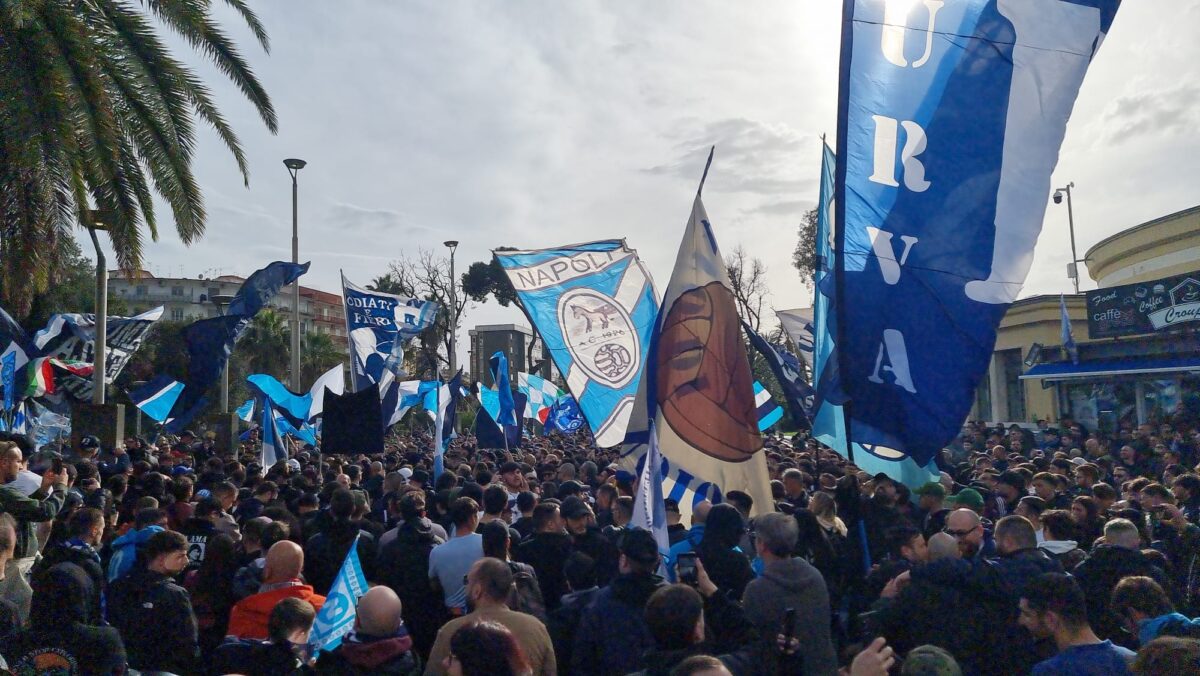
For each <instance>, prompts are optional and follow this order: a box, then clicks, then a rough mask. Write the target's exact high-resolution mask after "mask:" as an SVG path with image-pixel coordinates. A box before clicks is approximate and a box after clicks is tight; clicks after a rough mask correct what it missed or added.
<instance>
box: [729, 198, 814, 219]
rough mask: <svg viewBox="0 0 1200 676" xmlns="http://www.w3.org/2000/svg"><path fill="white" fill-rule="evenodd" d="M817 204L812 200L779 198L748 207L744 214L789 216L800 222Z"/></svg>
mask: <svg viewBox="0 0 1200 676" xmlns="http://www.w3.org/2000/svg"><path fill="white" fill-rule="evenodd" d="M815 206H817V203H816V202H813V201H812V200H779V201H777V202H764V203H762V204H760V205H758V206H756V207H753V208H750V209H746V210H745V211H744V212H743V214H744V215H746V216H789V217H795V218H796V221H797V222H799V219H800V218H801V217H803V216H804V214H805V212H807V211H808V210H809V209H812V208H813V207H815Z"/></svg>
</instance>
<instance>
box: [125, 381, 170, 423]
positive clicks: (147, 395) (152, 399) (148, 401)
mask: <svg viewBox="0 0 1200 676" xmlns="http://www.w3.org/2000/svg"><path fill="white" fill-rule="evenodd" d="M182 393H183V383H181V382H179V381H178V380H175V379H174V378H171V377H170V376H165V375H160V376H156V377H155V378H154V379H153V380H151V381H150V382H148V383H146V384H145V385H142V386H141V387H139V388H137V389H136V390H133V391H131V392H130V393H129V400H130V401H132V402H133V405H134V406H137V407H138V408H139V409H141V411H142V413H145V414H146V416H147V417H149V418H150V419H151V420H153V421H155V422H158V423H165V422H166V421H167V418H169V417H170V415H171V409H172V408H174V407H175V400H177V399H179V395H180V394H182Z"/></svg>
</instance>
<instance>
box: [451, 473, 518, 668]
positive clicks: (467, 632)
mask: <svg viewBox="0 0 1200 676" xmlns="http://www.w3.org/2000/svg"><path fill="white" fill-rule="evenodd" d="M443 476H445V475H443ZM450 655H451V657H452V658H453V659H456V660H458V663H459V665H460V666H461V667H462V673H463V676H518V675H519V674H523V673H525V672H527V671H529V662H528V660H526V659H525V652H524V651H523V650H521V644H520V643H518V642H517V639H516V637H515V636H513V633H512V632H511V631H509V629H508V627H505V626H504V625H502V624H500V623H498V622H493V621H490V620H483V621H481V622H473V623H471V624H467V625H464V626H462V627H459V629H458V631H456V632H454V635H453V636H451V637H450Z"/></svg>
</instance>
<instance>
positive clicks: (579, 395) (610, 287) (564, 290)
mask: <svg viewBox="0 0 1200 676" xmlns="http://www.w3.org/2000/svg"><path fill="white" fill-rule="evenodd" d="M493 253H494V254H495V256H496V260H498V261H499V262H500V265H501V266H502V267H503V268H504V272H505V274H507V275H508V279H509V281H510V282H512V285H513V288H514V289H516V292H517V297H518V298H519V299H520V301H521V305H522V307H524V308H525V311H526V313H527V314H528V315H529V318H530V321H532V322H533V323H534V325H535V326H536V327H537V331H538V334H539V335H541V337H542V341H543V342H544V343H545V345H546V347H547V348H548V349H549V350H550V356H551V358H552V359H553V360H554V364H555V365H556V366H557V367H558V370H559V372H560V373H562V374H564V377H565V379H566V382H567V389H568V390H570V392H571V394H573V395H574V396H575V400H576V401H577V402H578V403H579V409H580V411H582V412H583V416H584V417H585V418H586V419H587V422H588V425H589V426H591V428H592V434H594V435H595V437H596V444H597V445H599V446H600V447H601V448H611V447H613V446H618V445H620V444H621V442H622V441H623V440H624V438H625V432H626V429H627V427H628V425H629V416H630V414H631V413H632V412H633V409H634V400H635V398H636V396H637V391H638V386H639V383H640V382H641V379H642V373H643V371H644V369H643V365H644V364H645V363H646V355H647V353H648V351H649V349H650V333H651V331H652V330H653V329H654V321H655V318H656V317H657V316H658V294H657V293H656V292H655V290H654V283H653V282H652V281H651V279H650V273H649V272H647V270H646V268H645V266H643V265H642V262H641V261H640V260H639V259H638V256H637V252H636V251H634V250H633V249H630V248H629V247H628V246H626V244H625V241H624V240H618V239H611V240H603V241H599V242H589V243H587V244H575V245H569V246H562V247H556V248H553V249H541V250H536V251H495V252H493Z"/></svg>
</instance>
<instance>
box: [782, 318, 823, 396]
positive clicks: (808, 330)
mask: <svg viewBox="0 0 1200 676" xmlns="http://www.w3.org/2000/svg"><path fill="white" fill-rule="evenodd" d="M813 314H814V311H813V308H799V309H796V310H777V311H776V312H775V316H776V317H778V318H779V325H780V326H782V327H783V332H784V333H785V334H787V337H788V338H789V339H790V340H791V341H792V345H794V346H796V354H798V355H799V356H800V358H801V359H803V360H804V363H805V365H807V366H808V374H809V376H810V377H811V376H812V374H813V372H814V349H815V343H816V327H815V324H814V321H813ZM814 382H815V380H814Z"/></svg>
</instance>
